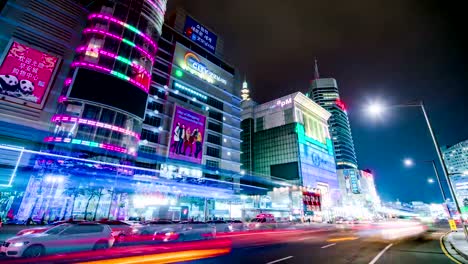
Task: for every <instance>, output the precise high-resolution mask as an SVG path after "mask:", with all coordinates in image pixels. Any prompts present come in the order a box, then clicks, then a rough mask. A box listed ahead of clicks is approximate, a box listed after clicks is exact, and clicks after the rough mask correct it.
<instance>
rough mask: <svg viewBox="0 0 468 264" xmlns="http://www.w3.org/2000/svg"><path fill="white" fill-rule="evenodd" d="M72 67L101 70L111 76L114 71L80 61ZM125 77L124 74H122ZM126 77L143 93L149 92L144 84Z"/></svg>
mask: <svg viewBox="0 0 468 264" xmlns="http://www.w3.org/2000/svg"><path fill="white" fill-rule="evenodd" d="M71 66H72V67H83V68H91V69H95V70H100V71H103V72H105V73H109V74H112V73H113V72H114V71H113V70H111V69H109V68H105V67H103V66H99V65H97V64H92V63H87V62H80V61H75V62H73V63H72V64H71ZM122 75H123V74H122ZM125 77H127V78H128V79H127V81H128V82H130V83H131V84H134V85H135V86H137V87H139V88H140V89H142V90H143V91H145V92H148V91H149V88H148V87H145V86H144V85H143V84H141V83H140V82H138V81H136V80H134V79H132V78H130V77H128V76H126V75H125Z"/></svg>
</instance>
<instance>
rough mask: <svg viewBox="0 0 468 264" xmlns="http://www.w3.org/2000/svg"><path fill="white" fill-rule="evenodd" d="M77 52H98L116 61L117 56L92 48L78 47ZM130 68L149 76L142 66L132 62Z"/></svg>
mask: <svg viewBox="0 0 468 264" xmlns="http://www.w3.org/2000/svg"><path fill="white" fill-rule="evenodd" d="M76 50H77V51H78V52H83V51H90V52H98V53H99V54H102V55H104V56H107V57H110V58H113V59H117V57H118V56H119V55H117V54H115V53H112V52H109V51H105V50H102V49H94V48H87V47H79V48H77V49H76ZM131 66H132V67H133V68H136V70H137V71H138V72H142V73H143V74H145V75H146V76H148V77H149V76H150V74H149V72H148V71H147V70H146V69H145V68H143V66H141V65H140V64H137V63H134V62H132V64H131Z"/></svg>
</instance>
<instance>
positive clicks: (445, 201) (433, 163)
mask: <svg viewBox="0 0 468 264" xmlns="http://www.w3.org/2000/svg"><path fill="white" fill-rule="evenodd" d="M428 162H430V163H431V164H432V168H433V169H434V173H435V175H436V178H437V183H439V188H440V192H441V193H442V198H443V199H444V204H445V207H447V212H448V213H449V216H450V218H452V213H451V212H450V208H449V206H448V203H447V196H446V195H445V191H444V188H442V183H441V181H440V176H439V172H438V171H437V167H436V165H435V161H434V160H430V161H428Z"/></svg>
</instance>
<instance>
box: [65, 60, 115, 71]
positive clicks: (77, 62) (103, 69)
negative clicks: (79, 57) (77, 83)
mask: <svg viewBox="0 0 468 264" xmlns="http://www.w3.org/2000/svg"><path fill="white" fill-rule="evenodd" d="M71 66H72V67H88V68H92V69H96V70H100V71H103V72H106V73H111V72H112V70H111V69H109V68H106V67H102V66H99V65H97V64H92V63H87V62H79V61H75V62H73V63H72V64H71Z"/></svg>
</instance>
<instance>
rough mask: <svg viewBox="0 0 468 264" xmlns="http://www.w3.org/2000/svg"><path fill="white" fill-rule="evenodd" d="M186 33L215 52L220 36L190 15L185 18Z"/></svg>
mask: <svg viewBox="0 0 468 264" xmlns="http://www.w3.org/2000/svg"><path fill="white" fill-rule="evenodd" d="M184 34H185V35H186V36H187V37H188V38H190V39H191V40H192V41H194V42H195V43H197V44H199V45H200V46H202V47H204V48H205V49H207V50H209V51H210V52H212V53H215V51H216V42H217V40H218V36H216V35H215V34H214V33H212V32H210V31H209V30H208V29H206V28H205V27H204V26H203V25H201V24H200V23H198V22H197V21H195V20H194V19H193V18H191V17H190V16H187V17H186V19H185V27H184Z"/></svg>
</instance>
